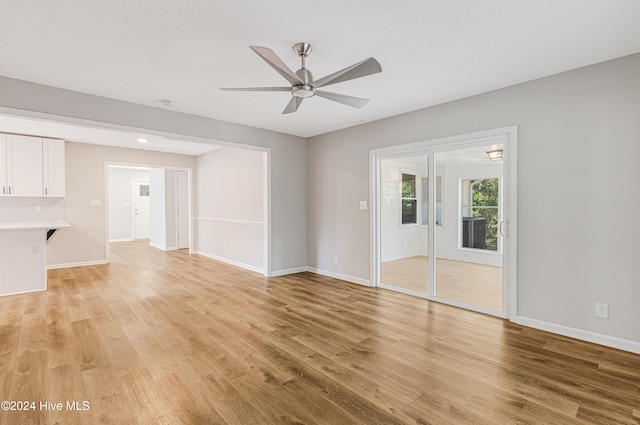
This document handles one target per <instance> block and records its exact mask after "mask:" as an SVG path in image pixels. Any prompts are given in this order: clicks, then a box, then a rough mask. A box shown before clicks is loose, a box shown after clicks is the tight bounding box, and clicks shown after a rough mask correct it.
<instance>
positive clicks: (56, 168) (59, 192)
mask: <svg viewBox="0 0 640 425" xmlns="http://www.w3.org/2000/svg"><path fill="white" fill-rule="evenodd" d="M42 152H43V158H42V161H43V174H44V175H43V178H44V196H46V197H50V198H64V194H65V176H64V173H65V171H64V170H65V164H64V140H57V139H42Z"/></svg>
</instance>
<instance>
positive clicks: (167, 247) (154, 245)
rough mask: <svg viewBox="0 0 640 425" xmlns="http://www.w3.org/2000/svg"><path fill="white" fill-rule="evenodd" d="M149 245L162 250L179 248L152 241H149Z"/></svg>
mask: <svg viewBox="0 0 640 425" xmlns="http://www.w3.org/2000/svg"><path fill="white" fill-rule="evenodd" d="M149 246H150V247H153V248H155V249H159V250H160V251H175V250H176V249H178V248H176V247H175V246H162V245H158V244H155V243H151V242H149Z"/></svg>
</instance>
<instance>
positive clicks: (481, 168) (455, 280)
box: [434, 145, 504, 312]
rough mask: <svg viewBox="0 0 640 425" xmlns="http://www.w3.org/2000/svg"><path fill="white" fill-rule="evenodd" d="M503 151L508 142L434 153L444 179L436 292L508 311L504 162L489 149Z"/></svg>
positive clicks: (438, 295) (437, 239)
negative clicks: (503, 224)
mask: <svg viewBox="0 0 640 425" xmlns="http://www.w3.org/2000/svg"><path fill="white" fill-rule="evenodd" d="M500 150H502V145H491V146H478V147H473V148H467V149H461V150H451V151H447V152H439V153H436V154H434V158H435V164H436V165H435V168H436V175H437V176H440V177H441V178H442V181H443V183H442V185H443V186H442V191H443V193H442V196H441V201H440V204H441V207H440V214H441V222H442V225H440V226H438V227H437V228H436V232H435V243H434V245H435V285H434V296H435V297H436V298H441V299H445V300H448V301H453V302H455V303H459V304H463V305H467V306H473V307H476V308H480V309H485V310H491V311H496V312H502V311H503V297H504V294H503V282H502V275H503V273H502V271H503V256H502V237H501V235H500V223H501V217H502V176H503V163H502V160H500V159H498V160H495V159H490V157H489V155H488V152H490V151H500ZM436 202H437V201H436ZM436 205H437V204H436ZM436 211H437V210H436Z"/></svg>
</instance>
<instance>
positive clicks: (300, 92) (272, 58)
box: [220, 43, 382, 114]
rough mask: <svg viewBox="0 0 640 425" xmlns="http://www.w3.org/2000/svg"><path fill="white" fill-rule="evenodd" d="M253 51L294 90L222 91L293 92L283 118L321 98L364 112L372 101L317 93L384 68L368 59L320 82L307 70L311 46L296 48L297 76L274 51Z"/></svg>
mask: <svg viewBox="0 0 640 425" xmlns="http://www.w3.org/2000/svg"><path fill="white" fill-rule="evenodd" d="M249 47H250V48H251V50H253V51H254V52H256V53H257V54H258V56H260V57H261V58H262V59H264V60H265V62H267V63H268V64H269V65H270V66H271V67H272V68H273V69H275V70H276V71H277V72H278V73H279V74H280V75H282V76H283V77H284V78H285V79H286V80H287V81H288V82H289V83H291V87H237V88H221V89H220V90H227V91H283V92H284V91H290V92H291V100H290V101H289V103H288V104H287V106H286V108H284V110H283V111H282V113H283V114H290V113H292V112H295V111H297V110H298V108H299V107H300V105H301V104H302V101H303V100H304V99H307V98H309V97H313V96H320V97H323V98H325V99H328V100H332V101H334V102H338V103H342V104H344V105H348V106H351V107H354V108H362V107H363V106H364V105H366V104H367V103H369V99H363V98H360V97H353V96H347V95H344V94H338V93H333V92H328V91H324V90H318V89H319V88H320V87H324V86H328V85H331V84H336V83H341V82H343V81H348V80H353V79H355V78H360V77H366V76H367V75H371V74H376V73H378V72H381V71H382V67H381V66H380V64H379V63H378V61H377V60H375V59H374V58H369V59H365V60H363V61H362V62H358V63H356V64H354V65H351V66H349V67H346V68H345V69H342V70H340V71H338V72H334V73H333V74H329V75H327V76H326V77H323V78H320V79H318V80H314V79H313V74H311V71H309V70H308V69H307V68H305V58H306V57H307V56H309V53H311V49H312V47H311V45H310V44H309V43H296V44H295V45H294V46H293V50H295V52H296V53H297V54H298V56H300V58H301V59H302V68H300V69H299V70H297V71H296V72H293V71H291V69H289V67H287V65H285V63H284V62H282V60H281V59H280V58H279V57H278V55H276V54H275V53H274V52H273V50H271V49H269V48H267V47H259V46H249Z"/></svg>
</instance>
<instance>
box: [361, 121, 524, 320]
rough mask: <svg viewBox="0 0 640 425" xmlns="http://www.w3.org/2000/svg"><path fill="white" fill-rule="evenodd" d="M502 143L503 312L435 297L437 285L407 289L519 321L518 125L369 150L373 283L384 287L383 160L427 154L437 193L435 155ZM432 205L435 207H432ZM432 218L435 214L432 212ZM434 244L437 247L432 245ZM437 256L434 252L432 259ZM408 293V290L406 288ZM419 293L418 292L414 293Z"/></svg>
mask: <svg viewBox="0 0 640 425" xmlns="http://www.w3.org/2000/svg"><path fill="white" fill-rule="evenodd" d="M482 142H485V143H491V144H493V143H502V144H503V145H504V148H503V151H504V152H503V161H504V170H503V173H504V174H503V179H504V180H503V181H504V183H503V186H504V187H503V195H504V196H505V200H506V202H504V203H503V211H502V213H503V220H504V223H505V225H504V233H505V235H504V237H503V256H504V257H503V300H502V301H503V311H502V312H501V313H500V314H496V312H495V311H491V310H487V309H483V308H479V307H474V306H470V305H467V304H461V303H458V302H455V301H451V300H445V299H442V298H437V297H434V295H433V294H434V292H433V285H431V284H430V285H429V287H428V292H427V294H426V296H425V295H424V294H421V293H419V292H415V291H406V292H407V293H409V294H411V295H416V296H420V297H423V298H426V299H429V300H433V301H437V302H441V303H445V304H450V305H454V306H457V307H462V308H465V309H468V310H473V311H478V312H481V313H485V314H490V315H496V316H499V317H504V318H508V319H509V320H511V321H515V320H516V317H517V307H518V303H517V300H518V296H517V253H518V251H517V246H518V239H517V230H518V225H517V224H518V223H517V217H518V215H517V207H518V202H517V148H518V126H517V125H513V126H508V127H500V128H495V129H490V130H483V131H477V132H473V133H466V134H459V135H454V136H448V137H442V138H437V139H430V140H426V141H421V142H415V143H409V144H403V145H397V146H390V147H386V148H380V149H374V150H371V151H369V189H370V193H369V196H370V199H371V200H372V201H371V214H370V240H371V244H370V259H371V270H370V276H371V286H375V287H383V288H384V285H382V284H381V282H380V260H381V228H380V226H381V214H380V206H381V199H380V188H381V169H380V166H381V161H382V160H383V159H386V158H389V157H396V158H397V156H410V155H417V154H427V155H428V160H429V186H430V191H431V193H435V192H434V190H435V160H434V154H435V153H438V152H445V151H449V150H452V149H463V148H465V147H468V146H470V145H471V146H473V145H477V144H478V143H482ZM430 208H431V207H430ZM430 216H431V217H435V216H434V215H432V214H430ZM435 227H436V226H429V229H428V233H429V253H430V254H431V253H433V252H435V251H434V248H435ZM432 245H434V246H432ZM431 257H433V255H430V258H431ZM434 274H435V270H434V268H433V267H430V271H429V279H430V280H429V282H433V277H434V276H433V275H434ZM402 292H405V291H402ZM414 292H415V293H414Z"/></svg>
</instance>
